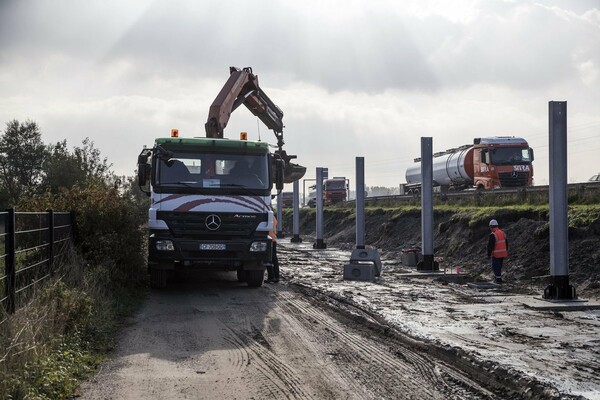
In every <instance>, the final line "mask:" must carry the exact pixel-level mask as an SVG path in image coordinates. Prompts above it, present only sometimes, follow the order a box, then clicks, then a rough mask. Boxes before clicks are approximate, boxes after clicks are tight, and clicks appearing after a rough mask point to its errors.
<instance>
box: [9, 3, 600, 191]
mask: <svg viewBox="0 0 600 400" xmlns="http://www.w3.org/2000/svg"><path fill="white" fill-rule="evenodd" d="M229 66H238V67H245V66H251V67H252V68H253V70H254V73H255V74H257V75H258V76H259V78H260V84H261V87H262V88H263V89H264V91H265V92H266V93H267V94H268V95H269V97H270V98H271V99H272V100H273V101H274V102H275V103H276V104H277V105H278V106H279V107H280V108H281V109H282V110H283V112H284V113H285V117H284V122H285V125H286V128H285V130H284V137H285V141H286V147H287V151H288V153H290V154H297V155H298V162H299V163H301V164H302V165H305V166H307V167H308V173H307V176H306V177H307V178H313V177H314V174H315V173H314V169H315V167H317V166H323V167H328V168H329V171H330V176H334V175H335V176H347V177H353V176H354V164H355V157H356V156H364V157H365V169H366V183H367V185H368V186H375V185H381V186H397V185H398V184H399V183H402V182H404V181H405V179H404V172H405V170H406V168H407V167H408V166H409V165H410V164H411V163H412V160H413V158H415V157H418V156H419V155H420V147H419V146H420V137H421V136H431V137H433V146H434V151H441V150H445V149H447V148H451V147H456V146H459V145H463V144H468V143H472V140H473V138H474V137H482V136H494V135H511V136H512V135H514V136H522V137H525V138H526V139H527V140H528V141H529V143H530V145H531V146H532V147H533V148H534V149H535V155H536V160H535V162H534V166H535V179H536V183H537V184H547V183H548V169H549V168H548V163H549V160H548V101H550V100H566V101H567V102H568V126H569V129H568V138H569V148H568V160H569V168H568V176H569V180H570V181H572V182H576V181H583V180H587V179H588V178H589V177H590V176H591V175H592V174H595V173H598V172H600V161H599V159H600V157H599V156H598V153H599V152H600V0H588V1H586V0H578V1H567V0H538V1H501V0H485V1H484V0H480V1H477V0H472V1H468V0H465V1H454V0H453V1H451V2H450V1H446V0H439V1H435V0H416V1H398V0H370V1H369V0H362V1H353V0H344V1H337V0H335V1H334V0H318V1H313V0H305V1H302V2H298V1H294V2H293V1H284V0H270V1H267V0H256V1H244V0H228V1H222V0H189V1H184V0H182V1H166V0H165V1H162V0H155V1H151V0H144V1H142V0H127V1H117V0H114V1H111V0H98V1H93V0H87V1H78V0H72V1H61V0H53V1H43V0H39V1H37V0H21V1H17V0H0V124H1V125H0V126H1V128H0V129H1V130H2V131H3V130H4V127H5V123H6V122H7V121H9V120H12V119H18V120H23V121H24V120H26V119H32V120H34V121H37V122H38V123H39V125H40V127H41V129H42V134H43V138H44V141H45V142H46V143H51V142H55V141H58V140H62V139H65V138H66V139H67V141H68V143H69V145H71V146H74V145H79V144H80V143H81V141H82V140H83V139H84V138H85V137H90V138H91V139H92V140H93V141H94V142H95V144H96V147H98V148H99V149H100V150H101V152H102V154H103V155H104V156H106V157H108V159H109V161H110V162H111V163H112V164H113V170H114V171H115V172H116V173H118V174H126V175H132V174H133V171H134V169H135V162H136V159H137V155H138V153H139V151H140V150H141V149H142V147H143V145H151V144H152V142H153V139H154V138H155V137H159V136H168V135H169V132H170V129H171V128H178V129H179V131H180V136H186V137H193V136H204V123H205V122H206V118H207V114H208V109H209V106H210V104H211V102H212V101H213V99H214V97H215V96H216V95H217V93H218V92H219V90H220V89H221V87H222V85H223V84H224V83H225V81H226V80H227V78H228V76H229ZM240 131H248V132H249V137H250V139H258V138H259V136H260V138H261V139H262V140H268V141H269V142H271V143H275V138H274V135H273V134H272V132H271V131H268V130H267V129H266V127H265V126H262V125H261V124H259V123H258V122H257V119H256V118H255V117H254V116H252V114H251V113H250V112H249V111H247V110H246V109H245V108H243V107H242V108H240V109H238V110H237V111H236V112H235V113H234V114H233V115H232V117H231V120H230V122H229V125H228V127H227V129H226V136H227V137H231V138H236V137H238V135H239V132H240Z"/></svg>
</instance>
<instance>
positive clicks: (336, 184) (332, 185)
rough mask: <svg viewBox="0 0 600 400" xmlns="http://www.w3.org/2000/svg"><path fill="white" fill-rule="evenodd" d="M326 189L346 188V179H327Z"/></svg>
mask: <svg viewBox="0 0 600 400" xmlns="http://www.w3.org/2000/svg"><path fill="white" fill-rule="evenodd" d="M325 189H327V190H344V189H346V181H326V182H325Z"/></svg>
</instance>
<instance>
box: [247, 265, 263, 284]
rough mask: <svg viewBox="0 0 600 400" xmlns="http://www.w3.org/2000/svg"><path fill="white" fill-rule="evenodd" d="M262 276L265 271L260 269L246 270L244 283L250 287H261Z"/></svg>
mask: <svg viewBox="0 0 600 400" xmlns="http://www.w3.org/2000/svg"><path fill="white" fill-rule="evenodd" d="M264 278H265V271H264V270H262V269H261V270H251V271H246V283H248V286H250V287H261V286H262V284H263V279H264Z"/></svg>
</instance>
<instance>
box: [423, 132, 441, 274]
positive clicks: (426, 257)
mask: <svg viewBox="0 0 600 400" xmlns="http://www.w3.org/2000/svg"><path fill="white" fill-rule="evenodd" d="M432 142H433V139H432V138H430V137H421V177H422V184H421V240H422V242H423V245H422V254H423V263H422V264H421V265H420V268H418V269H419V270H426V271H433V270H437V268H436V267H435V265H434V262H433V150H432V149H433V144H432Z"/></svg>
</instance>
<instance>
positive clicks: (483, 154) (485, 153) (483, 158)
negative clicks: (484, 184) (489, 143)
mask: <svg viewBox="0 0 600 400" xmlns="http://www.w3.org/2000/svg"><path fill="white" fill-rule="evenodd" d="M487 156H488V151H487V150H481V162H482V163H484V164H487V163H488V157H487Z"/></svg>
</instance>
